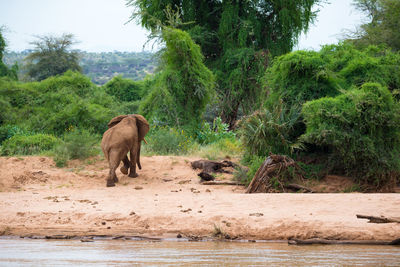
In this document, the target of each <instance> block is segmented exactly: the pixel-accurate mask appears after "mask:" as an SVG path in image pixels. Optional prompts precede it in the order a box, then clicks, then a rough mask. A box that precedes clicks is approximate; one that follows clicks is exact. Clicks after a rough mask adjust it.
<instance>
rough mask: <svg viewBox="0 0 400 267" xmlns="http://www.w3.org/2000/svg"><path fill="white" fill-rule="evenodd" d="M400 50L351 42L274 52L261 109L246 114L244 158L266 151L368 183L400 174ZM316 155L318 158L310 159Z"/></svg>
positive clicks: (392, 179) (387, 181) (382, 182)
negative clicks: (316, 50)
mask: <svg viewBox="0 0 400 267" xmlns="http://www.w3.org/2000/svg"><path fill="white" fill-rule="evenodd" d="M399 66H400V53H394V52H392V51H391V50H389V49H386V48H385V47H377V46H369V47H367V48H365V49H361V50H360V49H357V48H355V47H354V46H353V45H351V44H349V43H342V44H339V45H328V46H325V47H323V48H322V49H321V50H320V51H319V52H314V51H296V52H292V53H289V54H286V55H283V56H280V57H277V58H276V59H275V60H274V62H273V64H272V66H271V67H270V68H269V69H268V71H267V72H266V74H265V77H264V86H265V90H266V91H265V92H266V95H267V97H266V99H265V100H264V101H263V102H264V106H263V108H262V109H260V110H258V111H256V112H255V113H253V114H252V115H249V116H246V117H245V118H243V119H242V121H241V123H240V125H241V129H240V131H241V136H242V141H243V142H244V147H245V149H246V152H245V159H246V160H247V161H248V162H249V164H250V165H251V164H252V163H253V162H258V161H259V158H260V157H264V158H265V157H266V156H267V155H268V153H269V152H272V153H278V154H286V155H290V156H292V157H295V158H297V159H298V160H303V159H304V160H305V161H308V162H310V161H314V162H318V164H322V165H323V166H324V168H325V169H327V170H328V171H329V172H335V173H338V174H345V175H350V176H352V177H355V178H357V181H358V182H360V183H361V184H363V185H365V188H370V186H371V187H373V186H375V187H374V188H383V187H385V186H393V185H394V183H395V181H396V179H399V173H400V165H399V163H400V161H399V157H400V152H399V148H400V147H399V144H400V143H399V142H400V128H399V115H398V114H400V113H399V88H400V80H399V77H400V68H399ZM310 158H314V160H310Z"/></svg>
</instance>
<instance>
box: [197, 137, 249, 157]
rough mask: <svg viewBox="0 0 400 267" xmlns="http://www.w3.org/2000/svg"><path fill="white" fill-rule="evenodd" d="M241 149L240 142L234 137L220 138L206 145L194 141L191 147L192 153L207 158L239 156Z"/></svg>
mask: <svg viewBox="0 0 400 267" xmlns="http://www.w3.org/2000/svg"><path fill="white" fill-rule="evenodd" d="M242 150H243V148H242V144H241V142H240V141H239V140H238V139H237V138H236V137H226V138H221V139H219V140H218V141H216V142H213V143H210V144H207V145H200V144H198V143H195V144H193V147H192V153H193V154H194V155H196V156H199V157H202V158H207V159H209V160H218V159H224V158H233V157H239V156H241V153H242Z"/></svg>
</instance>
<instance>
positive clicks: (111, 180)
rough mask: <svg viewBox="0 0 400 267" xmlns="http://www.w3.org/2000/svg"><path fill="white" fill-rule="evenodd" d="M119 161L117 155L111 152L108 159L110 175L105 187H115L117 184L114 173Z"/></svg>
mask: <svg viewBox="0 0 400 267" xmlns="http://www.w3.org/2000/svg"><path fill="white" fill-rule="evenodd" d="M119 163H120V160H119V159H118V153H116V152H114V153H113V152H111V153H110V157H109V165H110V173H109V175H108V178H107V187H111V186H115V183H117V182H118V177H117V174H116V173H115V171H116V170H117V168H118V166H119Z"/></svg>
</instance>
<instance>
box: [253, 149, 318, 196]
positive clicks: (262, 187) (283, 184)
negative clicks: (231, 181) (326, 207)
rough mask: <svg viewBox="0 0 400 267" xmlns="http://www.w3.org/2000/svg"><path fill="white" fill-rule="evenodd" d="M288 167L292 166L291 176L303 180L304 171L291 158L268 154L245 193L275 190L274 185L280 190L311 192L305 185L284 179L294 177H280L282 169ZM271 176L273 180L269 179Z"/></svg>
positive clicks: (284, 169)
mask: <svg viewBox="0 0 400 267" xmlns="http://www.w3.org/2000/svg"><path fill="white" fill-rule="evenodd" d="M288 168H292V171H291V175H292V176H295V178H296V179H297V180H301V181H304V178H303V176H304V175H303V173H304V172H303V170H302V169H301V168H300V166H298V165H297V164H296V162H295V161H294V160H293V159H291V158H289V157H287V156H282V155H274V154H270V155H269V157H268V158H267V159H266V160H265V161H264V162H263V163H262V164H261V166H260V168H259V169H258V170H257V172H256V174H255V175H254V177H253V179H252V180H251V182H250V184H249V186H248V187H247V189H246V193H268V192H276V190H277V189H276V186H278V187H279V190H280V191H282V192H287V190H288V189H290V190H294V191H298V190H302V191H303V192H313V191H312V190H311V189H309V188H307V187H305V186H302V185H298V184H295V183H287V181H284V179H286V178H287V179H292V178H294V177H290V178H289V177H281V176H282V174H283V173H284V171H286V170H288ZM286 175H288V172H286ZM272 178H275V179H274V181H271V180H272Z"/></svg>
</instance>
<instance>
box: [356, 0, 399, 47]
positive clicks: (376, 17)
mask: <svg viewBox="0 0 400 267" xmlns="http://www.w3.org/2000/svg"><path fill="white" fill-rule="evenodd" d="M353 4H354V6H355V7H356V8H357V9H358V10H360V11H362V12H364V13H365V14H366V15H367V16H368V18H369V19H370V21H369V22H368V23H365V24H362V25H361V26H360V28H359V30H358V31H357V32H356V33H354V34H353V36H352V38H353V39H352V40H351V41H352V42H354V43H355V44H357V45H359V46H361V47H365V46H368V45H370V44H375V45H379V44H386V45H387V46H389V47H390V48H392V49H393V50H394V51H399V50H400V31H399V28H400V1H399V0H353Z"/></svg>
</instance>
